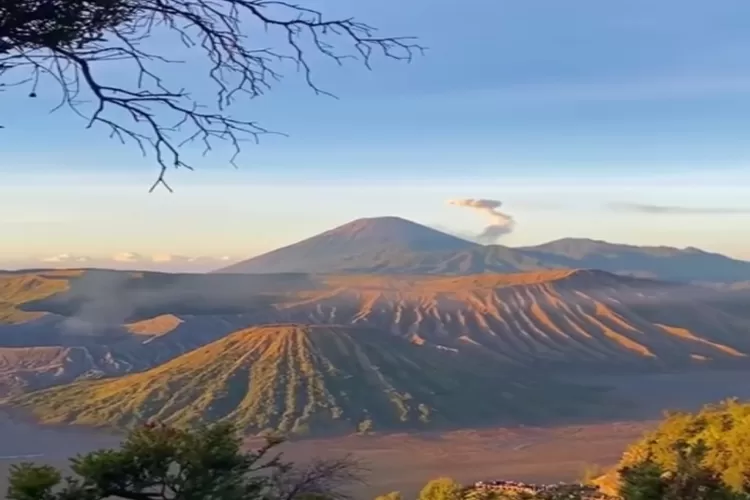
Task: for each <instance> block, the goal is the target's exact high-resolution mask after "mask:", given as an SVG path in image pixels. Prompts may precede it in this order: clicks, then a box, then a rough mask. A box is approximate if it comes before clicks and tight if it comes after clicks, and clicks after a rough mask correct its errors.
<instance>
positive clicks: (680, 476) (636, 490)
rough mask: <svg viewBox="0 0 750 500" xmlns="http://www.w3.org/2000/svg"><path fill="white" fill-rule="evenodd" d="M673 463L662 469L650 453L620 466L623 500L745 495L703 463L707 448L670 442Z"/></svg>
mask: <svg viewBox="0 0 750 500" xmlns="http://www.w3.org/2000/svg"><path fill="white" fill-rule="evenodd" d="M673 453H674V458H673V460H674V467H673V468H671V469H669V470H668V469H665V468H664V467H663V466H661V465H659V464H658V463H657V462H656V461H655V460H654V459H653V458H652V457H651V456H647V457H645V458H644V459H643V460H642V461H641V462H639V463H636V464H633V465H630V466H628V467H624V468H623V469H621V470H620V477H621V486H620V496H621V497H622V498H623V500H740V499H747V498H748V496H747V495H746V494H745V493H744V492H741V491H736V490H733V489H732V488H731V486H730V485H728V484H727V483H725V482H724V481H723V479H722V477H721V475H720V474H719V473H718V472H716V471H714V470H712V469H711V468H709V467H707V466H706V465H705V463H704V459H705V457H706V453H707V448H706V446H705V444H704V443H703V442H701V441H698V442H697V443H695V444H693V445H688V444H687V443H685V442H680V441H678V442H677V443H675V444H674V446H673Z"/></svg>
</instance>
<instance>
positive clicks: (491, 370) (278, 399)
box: [13, 325, 599, 434]
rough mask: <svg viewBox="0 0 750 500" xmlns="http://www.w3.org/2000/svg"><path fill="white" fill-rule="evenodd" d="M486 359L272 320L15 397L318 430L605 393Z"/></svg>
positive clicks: (505, 413) (51, 407)
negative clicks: (137, 364)
mask: <svg viewBox="0 0 750 500" xmlns="http://www.w3.org/2000/svg"><path fill="white" fill-rule="evenodd" d="M482 360H483V358H481V357H476V356H474V357H463V356H460V355H457V354H456V353H453V352H450V351H445V350H441V349H439V348H436V347H433V346H425V345H423V346H419V345H415V344H413V343H410V342H408V341H406V340H404V339H398V338H393V337H392V336H389V335H387V334H384V333H383V332H380V331H377V330H373V329H368V328H353V327H345V326H304V325H270V326H263V327H257V328H250V329H246V330H241V331H239V332H236V333H233V334H231V335H229V336H228V337H225V338H224V339H221V340H218V341H216V342H213V343H211V344H209V345H207V346H205V347H203V348H200V349H197V350H195V351H193V352H190V353H188V354H185V355H182V356H180V357H178V358H176V359H174V360H172V361H170V362H168V363H166V364H164V365H161V366H159V367H157V368H154V369H151V370H149V371H146V372H144V373H139V374H133V375H128V376H125V377H121V378H118V379H114V380H102V381H96V382H82V383H76V384H72V385H68V386H61V387H57V388H53V389H47V390H44V391H40V392H36V393H31V394H28V395H24V396H22V397H20V398H18V399H16V400H15V401H13V403H14V404H15V406H17V407H19V408H22V409H26V410H30V411H31V412H32V413H33V414H34V415H35V416H36V417H38V418H39V419H40V420H41V421H43V422H47V423H55V422H66V423H75V424H88V425H115V426H126V425H129V424H134V423H136V422H141V421H144V420H148V419H159V420H161V421H164V422H170V423H173V424H178V425H190V424H194V423H198V422H201V421H206V420H209V421H217V420H229V421H232V422H235V423H237V424H239V425H240V426H242V427H243V428H245V429H246V430H248V431H251V432H261V431H264V430H276V431H282V432H292V433H302V434H307V433H326V432H354V431H358V430H359V431H369V430H373V431H378V430H383V431H385V430H395V429H408V428H429V427H433V426H452V425H457V426H459V425H475V424H481V423H487V422H494V423H497V422H539V421H543V420H544V419H545V418H546V417H549V416H555V417H557V418H559V417H561V416H564V415H570V414H576V413H584V412H586V411H588V406H589V404H590V403H593V402H594V401H596V400H597V399H598V397H599V396H598V395H597V394H596V393H594V392H592V391H588V390H583V389H580V388H574V387H572V386H566V385H562V384H558V383H555V382H552V381H549V380H547V381H544V383H540V381H539V380H537V379H536V377H534V376H533V375H531V374H528V373H524V372H519V371H515V370H499V369H498V368H497V367H496V366H493V365H492V364H491V363H483V362H482Z"/></svg>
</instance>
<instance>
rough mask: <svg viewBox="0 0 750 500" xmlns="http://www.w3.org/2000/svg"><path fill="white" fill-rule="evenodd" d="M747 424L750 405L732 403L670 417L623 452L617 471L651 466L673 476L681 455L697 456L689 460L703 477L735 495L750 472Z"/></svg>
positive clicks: (674, 414)
mask: <svg viewBox="0 0 750 500" xmlns="http://www.w3.org/2000/svg"><path fill="white" fill-rule="evenodd" d="M749 421H750V404H740V403H739V402H737V400H734V399H732V400H727V401H724V402H722V403H720V404H718V405H708V406H706V407H704V408H703V409H702V410H701V411H699V412H697V413H695V414H688V413H673V414H670V415H668V416H667V418H666V419H665V420H664V421H663V422H662V423H661V424H660V425H659V427H658V428H657V429H656V430H655V431H653V432H651V433H649V434H648V435H646V436H645V437H644V438H643V439H642V440H641V441H639V442H637V443H635V444H633V445H632V446H630V447H629V448H628V449H627V450H626V452H625V454H624V455H623V459H622V460H621V462H620V468H630V467H632V466H634V465H637V464H641V463H645V462H653V464H655V466H658V467H659V468H661V469H662V470H663V471H664V472H666V473H670V474H675V473H677V472H678V470H679V468H680V467H683V466H684V464H685V463H686V462H685V460H687V459H686V458H685V456H684V454H685V453H688V452H689V453H693V454H695V453H699V454H700V458H697V456H693V455H690V460H692V461H693V462H695V461H698V460H699V462H700V466H701V467H702V468H704V469H705V471H706V472H705V473H707V474H708V473H710V474H715V475H716V476H717V477H718V478H719V479H721V481H723V482H724V483H726V484H727V485H728V486H729V487H730V488H732V490H733V491H735V492H741V491H744V490H745V489H746V488H747V486H748V478H747V476H748V472H750V424H748V422H749ZM687 463H692V462H690V461H688V462H687ZM692 466H694V465H691V467H692Z"/></svg>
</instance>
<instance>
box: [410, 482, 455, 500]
mask: <svg viewBox="0 0 750 500" xmlns="http://www.w3.org/2000/svg"><path fill="white" fill-rule="evenodd" d="M462 493H463V486H461V485H460V484H459V483H457V482H456V481H454V480H453V479H451V478H449V477H439V478H437V479H433V480H432V481H430V482H429V483H427V484H426V485H425V486H424V487H423V488H422V490H421V491H420V492H419V500H460V499H461V497H462V496H463V495H462Z"/></svg>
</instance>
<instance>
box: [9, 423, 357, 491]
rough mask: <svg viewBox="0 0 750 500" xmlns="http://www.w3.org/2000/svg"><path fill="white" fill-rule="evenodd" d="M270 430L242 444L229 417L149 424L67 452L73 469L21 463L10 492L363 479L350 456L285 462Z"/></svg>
mask: <svg viewBox="0 0 750 500" xmlns="http://www.w3.org/2000/svg"><path fill="white" fill-rule="evenodd" d="M280 443H281V440H280V439H277V438H269V439H268V440H267V442H266V444H265V445H264V446H263V447H261V448H260V449H258V450H255V451H252V452H244V451H243V450H242V440H241V438H240V437H239V434H238V433H237V432H235V430H234V428H233V427H231V426H230V425H227V424H217V425H213V426H206V427H203V428H200V429H197V430H184V429H175V428H171V427H167V426H162V425H148V426H144V427H141V428H138V429H135V430H133V431H131V432H130V433H129V435H128V436H127V438H126V439H125V441H124V442H123V444H122V445H121V447H120V448H119V449H110V450H99V451H95V452H92V453H88V454H84V455H79V456H77V457H75V458H73V459H71V469H72V470H73V472H74V474H75V475H74V476H72V477H68V478H65V479H64V480H63V478H62V474H61V473H60V472H59V471H58V470H56V469H55V468H53V467H50V466H47V465H41V466H40V465H35V464H33V463H23V464H20V465H17V466H14V467H13V468H12V471H11V476H10V481H9V487H8V492H7V498H8V499H10V500H73V499H76V500H103V499H105V498H111V497H115V498H123V499H131V500H251V499H263V500H267V499H275V500H276V499H278V500H310V499H315V500H320V499H337V498H338V499H340V498H346V497H347V495H346V493H345V491H344V488H346V487H347V486H349V485H351V484H352V483H354V482H357V481H361V480H362V475H361V473H362V468H361V467H359V465H358V464H357V463H356V462H355V461H353V460H352V459H351V458H350V457H345V458H343V459H339V460H333V461H322V460H318V461H313V462H312V463H310V464H309V465H308V466H306V467H295V466H294V465H293V464H291V463H288V462H284V461H282V460H281V458H280V454H277V453H272V450H273V449H274V448H275V447H276V446H277V445H279V444H280Z"/></svg>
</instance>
